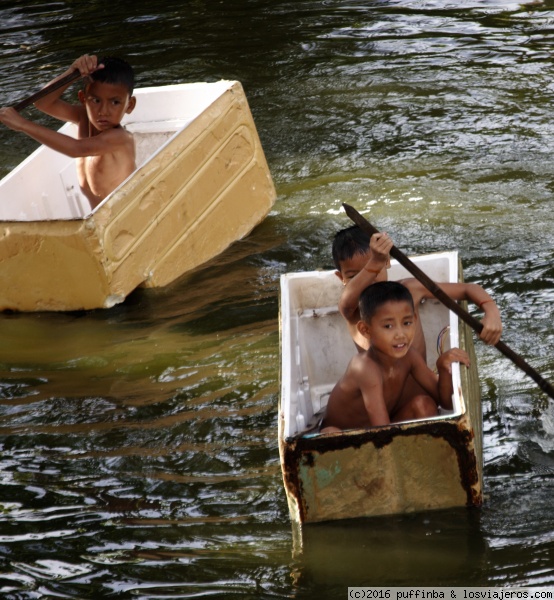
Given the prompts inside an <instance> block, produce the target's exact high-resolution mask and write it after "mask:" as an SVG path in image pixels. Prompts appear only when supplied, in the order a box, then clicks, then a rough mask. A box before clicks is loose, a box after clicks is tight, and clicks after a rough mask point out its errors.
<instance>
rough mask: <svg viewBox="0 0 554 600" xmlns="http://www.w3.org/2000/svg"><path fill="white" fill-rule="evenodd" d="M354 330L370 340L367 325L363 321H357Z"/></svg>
mask: <svg viewBox="0 0 554 600" xmlns="http://www.w3.org/2000/svg"><path fill="white" fill-rule="evenodd" d="M356 328H357V329H358V331H359V332H360V333H361V334H362V335H363V336H364V337H365V338H366V339H367V340H370V339H371V335H370V333H369V325H368V324H367V323H366V322H365V321H361V320H360V321H358V323H357V324H356Z"/></svg>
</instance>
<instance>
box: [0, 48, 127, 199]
mask: <svg viewBox="0 0 554 600" xmlns="http://www.w3.org/2000/svg"><path fill="white" fill-rule="evenodd" d="M74 70H78V71H79V72H80V73H81V76H82V77H87V79H86V80H85V86H84V89H82V90H80V91H79V93H78V99H79V104H70V103H68V102H65V101H64V100H62V99H61V96H62V94H63V92H64V91H65V90H66V89H67V88H68V87H69V84H68V85H66V86H64V87H61V88H60V89H58V90H55V91H53V92H51V93H50V94H48V95H47V96H45V97H44V98H42V99H41V100H38V101H37V102H36V103H35V106H36V107H37V108H38V109H39V110H40V111H42V112H44V113H46V114H48V115H50V116H52V117H55V118H57V119H60V120H61V121H68V122H71V123H75V124H76V125H77V129H78V132H77V139H75V138H72V137H71V136H68V135H64V134H62V133H59V132H57V131H52V130H50V129H48V128H47V127H43V126H42V125H39V124H37V123H33V122H32V121H29V120H28V119H26V118H24V117H22V116H21V115H20V114H19V113H18V112H17V111H16V110H15V109H13V108H10V107H8V108H2V109H0V122H2V123H4V125H7V126H8V127H10V128H11V129H13V130H15V131H21V132H23V133H25V134H26V135H28V136H30V137H32V138H33V139H35V140H36V141H37V142H39V143H41V144H44V145H45V146H49V147H50V148H52V149H53V150H56V151H57V152H61V153H62V154H65V155H67V156H71V157H72V158H76V159H77V161H76V162H77V175H78V178H79V185H80V186H81V189H82V191H83V193H84V194H85V196H86V197H87V198H88V200H89V202H90V205H91V207H92V208H94V207H96V206H97V205H98V204H100V202H102V200H104V198H105V197H106V196H107V195H108V194H110V193H111V192H113V190H114V189H115V188H116V187H117V186H118V185H119V184H120V183H122V182H123V181H124V180H125V179H126V178H127V177H128V176H129V175H130V174H131V173H132V172H133V171H134V170H135V169H136V164H135V143H134V140H133V136H132V134H130V133H129V132H127V131H126V130H125V129H124V128H123V127H121V120H122V119H123V117H124V115H126V114H129V113H131V112H132V111H133V109H134V108H135V103H136V99H135V97H134V96H133V87H134V75H133V70H132V68H131V67H130V66H129V65H128V64H127V63H126V62H125V61H123V60H121V59H117V58H110V57H107V58H103V59H102V60H100V61H98V60H97V58H96V56H93V55H90V56H89V55H86V54H85V55H84V56H81V57H79V58H78V59H77V60H76V61H75V62H74V63H73V64H72V65H71V67H70V68H69V69H68V70H67V71H66V72H65V73H63V74H62V75H60V76H59V77H56V78H55V79H53V80H52V81H51V82H50V83H53V82H55V81H57V80H58V79H61V78H62V77H64V76H65V75H68V74H69V73H71V72H72V71H74Z"/></svg>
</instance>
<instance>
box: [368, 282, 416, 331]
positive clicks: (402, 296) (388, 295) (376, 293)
mask: <svg viewBox="0 0 554 600" xmlns="http://www.w3.org/2000/svg"><path fill="white" fill-rule="evenodd" d="M385 302H408V304H409V305H410V306H411V307H412V310H414V299H413V298H412V294H411V293H410V290H409V289H408V288H407V287H406V286H405V285H402V284H401V283H398V281H378V282H377V283H373V284H372V285H370V286H369V287H366V289H365V290H364V291H363V292H362V293H361V294H360V301H359V303H358V306H359V308H360V317H361V318H362V320H363V321H365V322H366V323H369V321H370V320H371V318H372V317H373V315H374V314H375V312H376V310H377V309H378V308H379V307H380V306H382V305H383V304H385Z"/></svg>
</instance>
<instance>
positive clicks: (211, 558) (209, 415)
mask: <svg viewBox="0 0 554 600" xmlns="http://www.w3.org/2000/svg"><path fill="white" fill-rule="evenodd" d="M0 23H1V25H2V27H1V32H0V44H1V52H2V55H1V60H2V66H1V69H0V105H5V104H10V103H13V102H15V101H16V100H18V99H20V98H21V97H23V96H25V95H27V94H29V93H31V92H32V91H35V89H36V88H37V87H39V86H40V85H42V84H43V83H45V82H46V81H47V80H48V79H49V78H51V77H52V76H54V75H56V74H58V73H59V72H61V71H63V70H64V69H65V68H66V67H67V66H68V65H69V64H70V63H71V62H72V60H73V59H74V58H75V57H76V56H77V55H79V54H81V53H84V52H94V53H98V54H116V55H121V56H124V57H126V58H128V59H129V60H130V61H131V62H132V63H133V65H134V66H135V69H136V73H137V79H138V84H139V85H141V86H145V85H164V84H170V83H177V82H188V81H215V80H218V79H221V78H225V79H238V80H240V81H241V82H242V83H243V85H244V88H245V91H246V94H247V97H248V100H249V102H250V106H251V108H252V112H253V114H254V119H255V121H256V124H257V127H258V131H259V134H260V137H261V139H262V144H263V146H264V149H265V152H266V156H267V159H268V162H269V165H270V168H271V172H272V174H273V178H274V181H275V184H276V187H277V191H278V194H279V196H278V200H277V202H276V204H275V207H274V210H273V211H272V212H271V214H270V215H269V217H268V218H267V219H266V220H265V221H264V222H263V223H262V224H261V225H260V226H259V227H258V228H257V229H256V230H255V231H254V232H253V234H252V235H251V236H250V237H248V238H247V239H246V240H243V241H241V242H239V243H237V244H235V245H234V246H233V247H232V248H231V249H230V250H229V251H227V252H225V253H224V254H223V255H222V256H220V257H218V258H217V259H216V260H214V261H212V262H211V263H210V264H208V265H206V266H205V267H204V268H202V269H200V270H198V271H197V272H196V273H193V274H191V275H188V276H185V277H183V278H182V279H180V280H179V281H177V282H175V283H174V284H172V285H171V286H169V287H167V288H164V289H162V290H138V291H136V292H135V293H133V294H132V295H131V297H130V298H129V299H128V300H127V301H126V302H125V303H124V304H122V305H120V306H117V307H114V308H113V309H110V310H105V311H91V312H79V313H68V314H47V313H40V314H4V315H0V390H1V392H2V393H1V400H0V436H1V438H0V444H1V449H2V452H1V455H0V477H1V485H0V505H1V507H2V510H1V511H0V595H1V596H2V598H8V599H25V600H26V599H33V598H93V599H98V598H129V599H130V598H141V599H158V598H201V597H202V598H204V597H206V598H216V597H218V598H228V597H236V598H252V599H254V598H256V599H257V598H316V597H317V598H322V599H331V598H333V599H334V598H343V597H346V588H347V587H348V586H355V585H372V586H389V585H449V586H450V585H452V586H457V585H467V584H471V585H483V586H484V585H502V586H509V585H530V586H548V585H551V586H554V557H553V554H554V510H553V505H554V500H553V497H554V478H553V474H554V408H553V407H552V405H551V402H550V401H549V400H548V399H547V398H545V396H544V394H542V392H540V391H539V390H538V388H537V387H536V385H535V384H534V383H533V382H532V381H531V380H530V379H529V378H527V377H526V376H525V375H523V374H522V373H521V372H520V371H519V370H518V369H517V368H516V367H515V366H514V365H512V364H511V363H510V362H509V361H508V360H507V359H506V358H504V357H503V356H502V355H500V353H498V352H497V351H496V350H495V349H492V348H488V347H485V346H483V345H481V344H480V343H477V344H476V350H477V354H478V359H479V367H480V374H481V381H482V396H483V407H484V444H485V457H484V458H485V486H486V503H485V506H484V507H483V508H482V509H481V510H478V511H466V510H452V511H441V512H437V513H428V514H422V515H409V516H397V517H388V518H382V519H372V520H360V521H353V522H346V523H344V522H342V523H331V524H324V525H319V526H315V527H312V528H310V529H309V531H308V532H307V542H308V543H307V544H306V550H305V552H304V553H303V554H299V555H298V554H293V552H292V550H293V543H292V533H291V527H290V524H289V517H288V510H287V506H286V501H285V496H284V491H283V489H282V483H281V478H280V467H279V458H278V451H277V439H276V438H277V432H276V427H277V401H278V364H279V348H278V322H277V308H278V280H279V275H280V274H281V273H284V272H287V271H298V270H306V269H313V268H319V267H330V266H331V259H330V251H329V246H330V240H331V238H332V235H333V234H334V233H335V231H337V230H338V229H339V228H341V227H343V226H346V225H348V224H350V223H349V221H348V219H347V218H346V217H345V215H344V213H343V212H342V210H341V203H342V202H347V203H349V204H352V205H353V206H355V207H356V208H357V209H358V210H360V211H361V212H364V214H366V215H367V216H368V218H370V220H371V221H372V222H373V223H374V224H375V225H376V226H377V227H379V228H380V229H384V230H387V231H388V232H389V233H390V234H391V235H392V236H393V239H394V240H395V242H396V244H397V245H398V246H399V247H400V248H401V249H402V250H403V251H405V252H407V253H424V252H430V251H434V250H443V249H451V248H455V249H458V250H459V252H460V255H461V257H462V259H463V262H464V267H465V274H466V279H468V280H470V281H475V282H479V283H481V284H482V285H483V286H484V287H486V288H487V289H488V290H489V291H490V292H491V293H492V294H493V295H494V297H495V298H496V300H497V302H498V304H499V306H500V308H501V311H502V315H503V318H504V323H505V333H504V340H505V342H506V343H507V344H509V345H510V346H511V347H512V348H513V349H514V350H515V351H516V352H518V353H520V354H521V355H522V356H524V357H525V358H526V359H527V360H528V362H530V363H531V364H532V365H533V366H534V367H535V368H536V369H537V370H538V371H539V372H540V373H541V374H542V375H543V376H544V377H545V378H547V379H549V380H550V381H553V380H554V358H553V356H554V325H553V324H552V318H551V315H552V306H553V303H554V267H553V265H552V263H553V260H552V259H553V245H554V242H553V235H552V234H553V225H554V217H553V216H552V209H551V198H552V193H553V187H554V183H553V181H554V162H553V160H552V157H553V156H554V136H553V133H554V125H553V122H554V121H553V119H552V114H553V111H552V107H553V100H554V83H552V48H553V44H554V1H553V0H548V1H546V2H542V3H541V2H537V3H531V4H528V5H521V4H518V3H516V2H503V1H501V0H480V1H478V0H475V1H462V0H460V1H458V2H454V1H447V0H436V1H429V2H427V1H424V0H418V1H409V0H391V1H385V0H381V1H379V0H372V1H369V0H365V1H364V0H362V1H358V2H345V1H338V0H328V1H318V2H316V1H311V0H310V1H305V0H296V1H290V2H284V1H280V0H232V1H229V2H220V1H212V0H210V1H204V0H190V1H188V2H176V1H175V0H168V1H164V2H159V3H151V2H145V1H144V0H135V1H133V2H129V1H118V2H110V3H108V2H106V1H105V0H91V1H89V2H83V3H81V2H72V1H70V0H59V1H52V2H44V1H35V0H29V1H27V2H24V3H20V2H17V3H16V2H9V1H4V2H2V3H1V4H0ZM27 114H28V115H29V116H31V117H32V118H35V119H37V120H38V121H39V122H42V123H44V124H49V125H51V124H53V123H52V122H50V121H49V120H48V119H47V118H46V117H41V116H39V115H37V114H36V113H34V112H33V111H32V110H29V112H28V113H27ZM35 146H36V145H35V144H34V142H33V141H32V140H29V139H27V138H25V137H24V136H23V135H22V134H18V133H14V132H11V131H8V130H7V129H5V128H0V175H5V174H7V173H8V172H9V171H10V170H11V169H12V168H13V167H15V166H16V165H17V164H18V163H19V162H20V161H21V160H22V159H23V158H24V157H25V156H26V155H27V154H28V153H29V152H30V151H31V150H32V149H34V148H35Z"/></svg>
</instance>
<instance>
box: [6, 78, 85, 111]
mask: <svg viewBox="0 0 554 600" xmlns="http://www.w3.org/2000/svg"><path fill="white" fill-rule="evenodd" d="M80 76H81V73H80V72H79V70H78V69H75V71H72V72H71V73H69V74H67V75H66V76H65V77H62V78H61V79H58V81H54V83H51V84H50V85H47V86H46V87H43V88H42V89H41V90H39V91H38V92H35V93H34V94H31V95H30V96H28V97H27V98H24V99H23V100H20V101H19V102H16V103H15V104H13V105H12V108H15V110H16V111H17V112H21V111H22V110H23V109H24V108H27V107H28V106H30V105H31V104H33V103H34V102H36V101H37V100H40V99H41V98H44V96H47V95H48V94H50V93H51V92H53V91H55V90H58V89H60V88H61V87H63V86H64V85H67V84H68V83H71V82H72V81H75V80H76V79H78V78H79V77H80Z"/></svg>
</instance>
